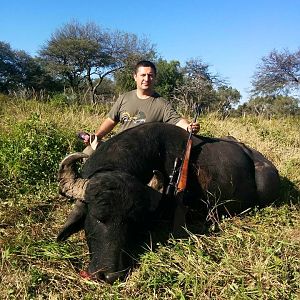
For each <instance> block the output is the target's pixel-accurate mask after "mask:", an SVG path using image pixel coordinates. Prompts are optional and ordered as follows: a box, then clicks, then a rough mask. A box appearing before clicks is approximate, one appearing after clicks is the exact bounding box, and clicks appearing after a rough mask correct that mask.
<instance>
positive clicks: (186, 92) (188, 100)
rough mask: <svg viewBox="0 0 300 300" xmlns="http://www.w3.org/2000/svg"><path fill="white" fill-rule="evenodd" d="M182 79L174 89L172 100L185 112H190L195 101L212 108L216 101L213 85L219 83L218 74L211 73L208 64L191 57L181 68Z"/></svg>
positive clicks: (220, 81)
mask: <svg viewBox="0 0 300 300" xmlns="http://www.w3.org/2000/svg"><path fill="white" fill-rule="evenodd" d="M182 75H183V80H182V82H180V84H178V85H177V86H176V88H175V90H174V94H173V102H175V103H176V104H177V105H178V106H180V107H181V108H182V109H183V110H184V111H185V112H188V113H189V112H192V111H193V108H194V104H195V103H200V104H201V105H202V107H204V108H207V109H209V108H213V106H214V105H215V103H216V101H218V99H217V97H216V94H215V90H214V87H215V86H218V85H221V84H222V80H221V79H220V78H219V76H218V75H216V74H212V73H211V72H210V70H209V65H208V64H206V63H204V62H203V61H202V60H201V59H191V60H189V61H187V62H186V64H185V66H184V67H183V68H182Z"/></svg>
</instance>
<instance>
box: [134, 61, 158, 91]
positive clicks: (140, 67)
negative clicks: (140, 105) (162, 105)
mask: <svg viewBox="0 0 300 300" xmlns="http://www.w3.org/2000/svg"><path fill="white" fill-rule="evenodd" d="M155 76H156V67H155V65H154V64H153V63H152V62H150V61H148V60H142V61H140V62H138V63H137V64H136V66H135V70H134V75H133V77H134V80H135V82H136V86H137V89H138V90H139V91H142V92H143V93H145V92H146V94H147V93H152V92H153V85H154V79H155Z"/></svg>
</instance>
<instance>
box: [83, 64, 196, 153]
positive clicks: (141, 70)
mask: <svg viewBox="0 0 300 300" xmlns="http://www.w3.org/2000/svg"><path fill="white" fill-rule="evenodd" d="M133 77H134V80H135V82H136V90H133V91H130V92H127V93H125V94H123V95H121V96H120V97H119V98H118V99H117V101H116V102H115V104H114V105H113V107H112V108H111V110H110V112H109V113H108V116H107V118H106V119H105V120H104V121H103V123H102V124H101V125H100V127H99V128H98V130H97V131H96V132H95V139H94V141H93V142H92V143H91V146H92V148H93V149H95V148H96V146H97V144H98V143H99V141H100V140H101V139H102V138H103V137H104V136H105V135H106V134H108V133H109V132H111V131H112V129H113V128H114V127H115V126H116V125H117V124H118V123H120V124H121V127H120V131H123V130H125V129H128V128H131V127H134V126H137V125H139V124H142V123H145V122H165V123H170V124H174V125H176V126H179V127H181V128H183V129H185V130H188V131H191V130H192V132H194V133H197V132H198V131H199V129H200V125H199V123H190V122H189V121H187V120H186V119H184V118H182V117H181V116H180V115H179V114H178V113H177V112H176V111H175V110H174V108H173V107H172V106H171V104H170V103H169V102H168V101H167V100H165V99H164V98H162V97H160V96H159V95H158V94H157V93H156V92H155V91H154V82H155V77H156V67H155V65H154V64H153V63H152V62H150V61H147V60H142V61H140V62H138V63H137V64H136V66H135V70H134V75H133ZM84 143H85V144H87V145H89V143H90V137H89V136H88V135H87V136H85V137H84ZM84 152H86V153H88V154H90V153H89V151H88V149H86V150H85V151H84Z"/></svg>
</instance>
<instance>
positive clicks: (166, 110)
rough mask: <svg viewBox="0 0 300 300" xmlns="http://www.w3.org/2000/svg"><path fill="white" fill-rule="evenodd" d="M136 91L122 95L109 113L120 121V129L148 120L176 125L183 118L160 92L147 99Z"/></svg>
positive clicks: (112, 117)
mask: <svg viewBox="0 0 300 300" xmlns="http://www.w3.org/2000/svg"><path fill="white" fill-rule="evenodd" d="M136 92H137V91H136V90H133V91H130V92H127V93H125V94H123V95H121V96H120V97H119V98H118V99H117V101H116V102H115V104H114V105H113V107H112V108H111V110H110V112H109V113H108V115H107V116H108V117H109V118H111V119H112V120H114V121H115V122H120V124H121V127H120V131H123V130H125V129H128V128H131V127H134V126H137V125H139V124H142V123H146V122H147V123H148V122H164V123H170V124H174V125H175V124H176V123H178V122H179V120H180V119H181V116H180V115H179V114H178V113H177V112H176V111H175V109H174V108H173V107H172V105H171V104H170V103H169V102H168V101H167V100H165V99H164V98H162V97H160V96H159V95H158V94H156V93H155V94H154V95H153V96H152V97H149V98H147V99H140V98H138V96H137V93H136Z"/></svg>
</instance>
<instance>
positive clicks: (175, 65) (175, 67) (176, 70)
mask: <svg viewBox="0 0 300 300" xmlns="http://www.w3.org/2000/svg"><path fill="white" fill-rule="evenodd" d="M156 67H157V78H156V84H155V90H156V91H157V92H158V93H159V94H160V95H161V96H163V97H164V98H166V99H170V98H171V97H172V95H173V93H174V90H175V88H176V87H177V86H180V85H181V84H182V83H183V74H182V70H181V68H180V63H179V61H175V60H172V61H170V62H167V61H166V60H163V59H159V60H158V61H157V62H156Z"/></svg>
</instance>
